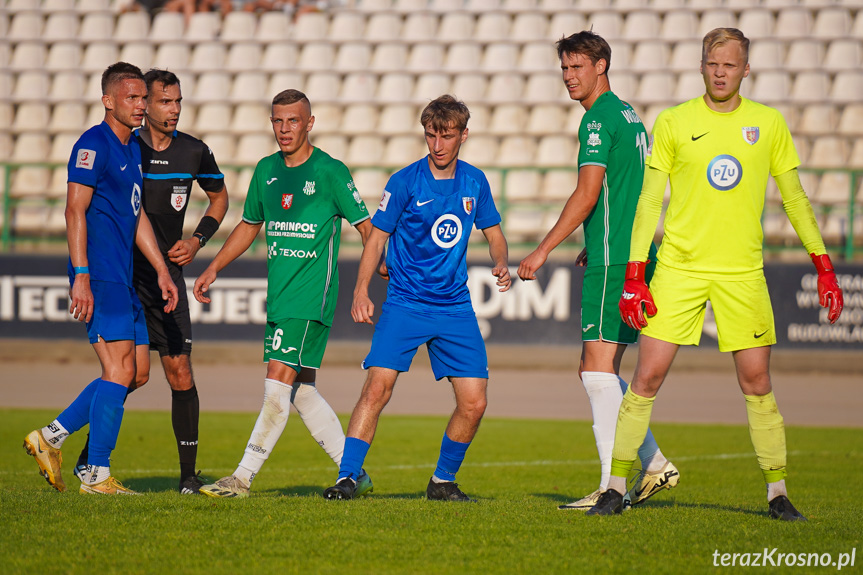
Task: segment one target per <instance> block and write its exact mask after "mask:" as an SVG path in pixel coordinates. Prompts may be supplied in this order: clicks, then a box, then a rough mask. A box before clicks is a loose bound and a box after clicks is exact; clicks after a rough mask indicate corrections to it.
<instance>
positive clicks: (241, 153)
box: [225, 133, 278, 166]
mask: <svg viewBox="0 0 863 575" xmlns="http://www.w3.org/2000/svg"><path fill="white" fill-rule="evenodd" d="M277 150H278V145H277V144H276V140H275V138H273V134H272V133H269V134H267V133H259V134H245V135H243V136H240V141H239V143H238V144H237V155H236V158H237V163H239V164H242V165H250V166H252V165H255V164H256V163H257V162H258V161H259V160H260V159H261V158H264V157H266V156H269V155H271V154H273V153H274V152H276V151H277ZM225 163H226V164H228V163H233V162H228V161H226V162H225Z"/></svg>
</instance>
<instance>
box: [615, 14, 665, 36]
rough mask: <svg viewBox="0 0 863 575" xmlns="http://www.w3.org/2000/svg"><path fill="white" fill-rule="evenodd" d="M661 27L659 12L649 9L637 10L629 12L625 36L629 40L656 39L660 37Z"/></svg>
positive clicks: (624, 27) (625, 23) (624, 30)
mask: <svg viewBox="0 0 863 575" xmlns="http://www.w3.org/2000/svg"><path fill="white" fill-rule="evenodd" d="M661 27H662V21H661V20H660V18H659V14H657V13H656V12H652V11H649V10H637V11H635V12H630V13H629V14H627V16H626V21H625V22H624V25H623V37H624V38H626V39H627V40H629V41H639V40H652V39H656V38H659V32H660V29H661Z"/></svg>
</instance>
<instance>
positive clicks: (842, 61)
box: [824, 38, 863, 72]
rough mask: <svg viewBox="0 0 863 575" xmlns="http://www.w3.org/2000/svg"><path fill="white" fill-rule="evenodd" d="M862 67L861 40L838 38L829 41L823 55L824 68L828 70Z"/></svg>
mask: <svg viewBox="0 0 863 575" xmlns="http://www.w3.org/2000/svg"><path fill="white" fill-rule="evenodd" d="M861 67H863V41H861V40H860V39H859V38H850V39H839V40H833V41H832V42H830V45H829V46H828V47H827V54H826V55H825V56H824V69H825V70H827V71H828V72H837V71H839V70H859V69H860V68H861Z"/></svg>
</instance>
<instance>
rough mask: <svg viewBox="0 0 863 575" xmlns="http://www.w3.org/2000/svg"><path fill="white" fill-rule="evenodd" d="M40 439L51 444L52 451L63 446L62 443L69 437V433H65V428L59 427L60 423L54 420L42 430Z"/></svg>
mask: <svg viewBox="0 0 863 575" xmlns="http://www.w3.org/2000/svg"><path fill="white" fill-rule="evenodd" d="M41 431H42V437H44V438H45V441H47V442H48V443H50V444H51V447H53V448H54V449H60V448H61V447H62V446H63V442H64V441H66V438H67V437H69V432H68V431H66V428H65V427H63V426H62V425H60V422H59V421H57V420H56V419H55V420H54V421H52V422H51V423H49V424H48V425H46V426H45V427H43V428H42V430H41Z"/></svg>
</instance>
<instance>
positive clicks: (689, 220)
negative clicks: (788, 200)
mask: <svg viewBox="0 0 863 575" xmlns="http://www.w3.org/2000/svg"><path fill="white" fill-rule="evenodd" d="M648 154H649V155H648V157H647V165H648V166H650V167H651V168H654V169H656V170H659V171H661V172H664V173H666V174H669V176H670V180H671V197H670V200H669V203H668V209H667V211H666V215H665V234H664V236H663V238H662V245H661V247H660V249H659V256H658V259H659V261H660V262H661V263H662V265H664V266H668V267H671V268H674V269H677V270H679V271H682V272H684V273H687V274H690V275H693V276H697V277H702V278H705V279H747V278H750V277H758V276H759V275H760V274H761V273H762V272H761V270H762V268H763V265H764V261H763V254H762V240H763V230H762V227H761V214H762V212H763V210H764V198H765V193H766V190H767V178H768V175H769V174H772V175H773V176H774V177H775V176H777V175H780V174H783V173H785V172H787V171H789V170H791V169H794V168H796V167H797V166H798V165H799V164H800V159H799V158H798V156H797V152H796V150H795V149H794V143H793V142H792V140H791V133H790V132H789V131H788V126H787V124H786V123H785V119H784V118H783V117H782V114H780V113H779V112H778V111H777V110H775V109H773V108H770V107H768V106H764V105H762V104H758V103H756V102H753V101H751V100H747V99H745V98H743V99H742V102H741V104H740V106H738V108H737V109H736V110H734V111H733V112H728V113H720V112H715V111H713V110H711V109H710V108H708V107H707V104H706V103H705V102H704V100H703V99H702V97H698V98H695V99H693V100H689V101H688V102H684V103H683V104H680V105H679V106H675V107H673V108H669V109H667V110H665V111H663V112H662V113H661V114H660V115H659V117H658V118H657V119H656V124H655V125H654V128H653V134H652V136H651V146H650V149H649V151H648ZM644 199H645V198H644V197H643V196H642V200H644ZM640 201H641V200H640ZM660 202H661V200H660ZM657 215H658V214H657ZM645 217H649V215H648V214H647V210H642V209H639V210H638V213H636V218H635V224H634V231H633V245H632V253H631V259H633V260H643V259H644V258H646V254H647V249H648V247H649V244H650V241H651V239H652V236H653V231H654V230H655V229H656V222H655V221H654V222H653V224H652V225H649V222H646V221H640V220H644V219H645ZM642 252H644V257H641V253H642Z"/></svg>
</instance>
